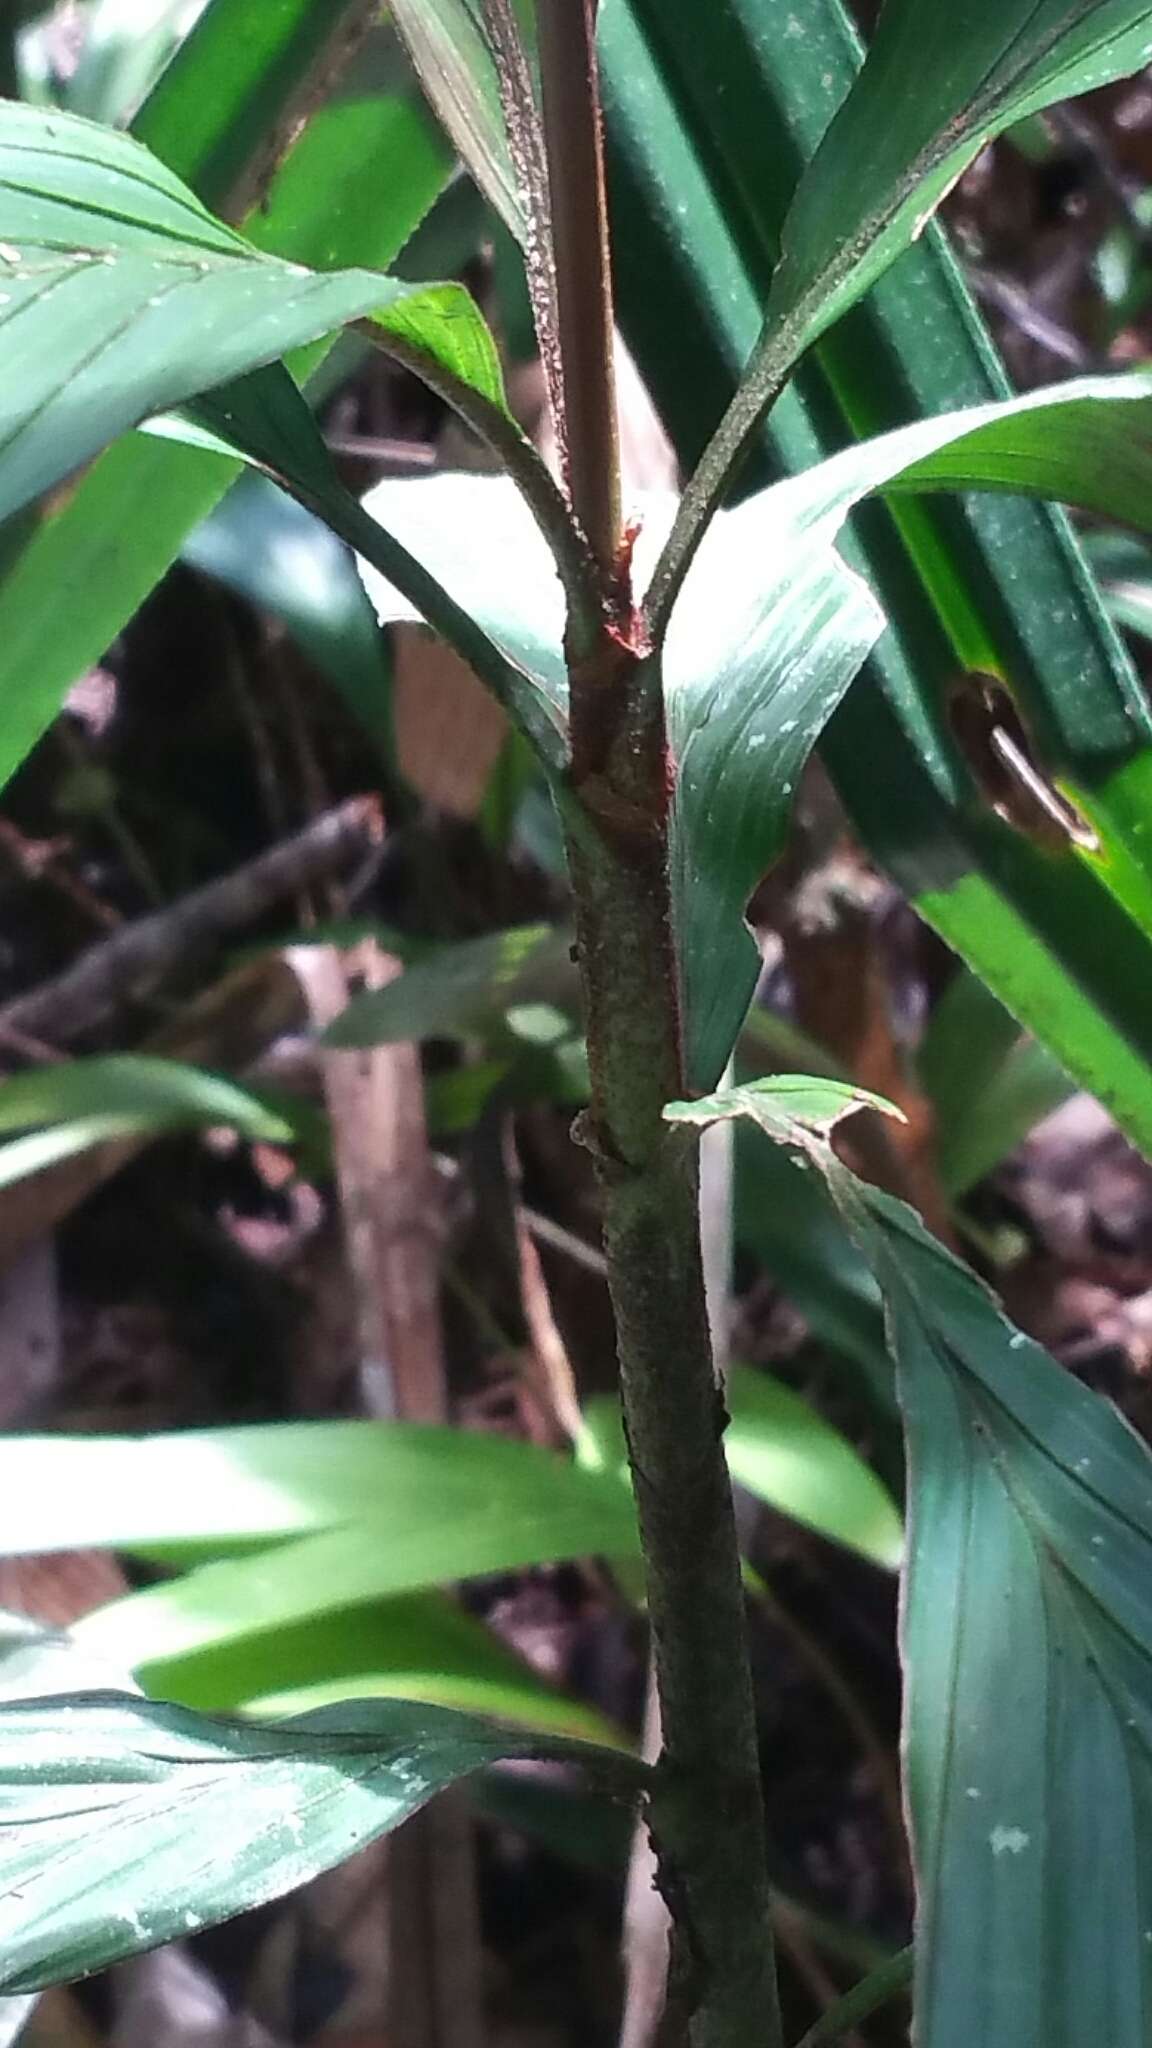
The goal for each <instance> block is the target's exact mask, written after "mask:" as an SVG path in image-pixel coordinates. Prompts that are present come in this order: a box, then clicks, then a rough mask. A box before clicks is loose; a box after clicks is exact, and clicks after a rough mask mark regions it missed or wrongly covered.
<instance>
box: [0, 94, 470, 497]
mask: <svg viewBox="0 0 1152 2048" xmlns="http://www.w3.org/2000/svg"><path fill="white" fill-rule="evenodd" d="M0 207H2V210H3V219H4V226H5V233H6V236H8V237H9V238H10V239H9V240H7V241H6V242H5V243H4V247H3V252H2V256H0V286H2V287H3V289H2V291H0V308H2V310H0V325H2V327H3V329H4V331H5V336H6V341H7V346H8V350H9V357H8V360H9V377H8V380H7V383H6V385H5V399H4V402H3V403H0V448H2V449H3V458H2V460H0V517H5V516H8V515H10V514H11V513H12V512H15V511H18V510H19V509H20V507H21V506H23V505H25V504H27V503H28V502H29V500H30V499H32V498H33V497H35V496H36V495H38V494H39V493H41V492H43V491H45V490H47V489H49V488H50V487H51V486H52V485H53V484H55V483H57V482H59V480H60V478H61V477H63V476H66V475H68V474H69V473H70V472H71V471H73V470H74V469H76V468H77V467H78V466H79V465H80V464H81V463H83V462H84V461H85V460H86V459H87V458H88V457H89V456H91V455H93V454H95V453H96V452H97V451H98V450H99V449H100V448H102V447H104V446H105V445H106V444H107V443H108V442H109V441H111V440H113V439H114V438H115V437H116V436H117V435H118V434H120V433H122V432H123V431H124V430H125V429H126V428H127V427H130V426H132V425H134V424H135V423H136V422H137V421H138V420H141V419H144V418H146V417H147V416H148V415H149V414H150V413H154V412H161V411H163V410H164V409H165V408H167V407H170V406H174V405H178V404H180V403H181V402H183V401H184V400H186V399H188V398H190V397H192V396H194V395H195V394H196V393H198V392H201V391H205V390H210V389H212V388H213V387H215V386H219V385H222V384H226V383H228V382H229V381H230V380H231V379H233V378H238V377H241V376H243V375H244V374H245V373H246V372H247V371H249V370H252V369H255V368H257V367H258V366H260V365H261V364H266V363H271V362H274V361H275V360H276V359H277V358H279V357H281V356H283V355H285V354H287V353H288V352H289V351H290V350H292V349H294V348H299V347H301V346H302V345H303V344H304V343H306V342H310V341H315V340H318V339H319V338H320V337H321V336H322V335H324V334H328V333H330V332H331V331H332V330H333V329H334V328H336V327H339V326H341V325H343V324H344V323H345V322H346V321H348V320H351V319H353V318H355V317H357V316H358V315H361V314H367V313H371V314H372V315H373V319H374V321H375V323H376V324H377V325H378V326H379V327H380V329H381V332H382V333H387V334H388V336H389V338H390V340H394V341H395V343H396V345H397V346H398V347H399V348H400V350H401V352H402V353H404V354H405V357H406V359H412V358H413V357H416V356H421V357H426V358H427V359H428V360H429V362H431V363H434V364H435V365H436V366H437V367H438V368H439V369H443V370H444V371H446V372H447V373H448V374H449V375H451V376H453V377H456V378H462V379H463V380H464V381H465V382H467V381H469V380H470V378H471V377H472V375H473V374H475V375H477V376H479V377H480V378H481V379H482V380H483V381H482V382H481V383H480V384H478V385H477V387H476V388H477V389H479V390H480V391H481V393H482V395H483V396H485V397H488V396H489V395H490V394H489V393H488V391H487V389H486V382H487V377H486V369H485V366H486V364H487V363H488V358H489V352H490V346H491V345H490V342H489V340H488V338H487V330H486V329H485V328H484V327H483V323H482V322H481V321H480V318H479V315H478V314H476V313H475V311H474V309H472V307H471V301H470V300H469V299H468V296H467V294H466V293H465V292H463V291H462V290H461V289H460V288H459V287H458V286H452V285H442V286H435V287H430V288H427V289H423V288H420V287H417V286H411V285H404V284H399V283H397V282H395V281H394V280H391V279H386V278H382V277H379V276H376V275H375V274H373V273H371V272H368V271H356V270H349V271H345V272H342V273H338V274H335V275H328V276H321V275H318V274H313V273H310V272H308V271H306V270H304V269H303V268H302V267H301V266H299V265H296V264H290V263H285V262H282V261H280V260H279V259H277V258H275V257H271V256H266V255H264V254H262V253H261V252H260V251H259V250H257V249H256V248H255V247H254V246H253V245H252V244H250V243H246V242H245V241H244V240H243V239H242V238H241V237H240V236H239V235H236V234H234V233H233V232H232V231H231V230H230V229H228V228H225V227H224V226H222V225H221V224H220V223H219V222H218V221H215V220H214V219H213V218H212V216H211V215H210V214H209V213H207V212H206V211H205V209H204V208H203V207H202V206H201V205H200V204H199V202H198V201H197V200H196V199H194V198H193V196H192V194H191V193H190V192H189V191H188V190H187V188H186V187H185V186H183V185H182V184H181V182H180V180H179V179H178V178H176V177H174V176H173V175H172V173H171V172H169V171H167V170H165V168H164V166H163V165H162V164H160V163H159V162H158V160H157V159H155V158H154V157H152V156H150V155H149V154H148V152H147V151H146V150H144V149H142V148H141V146H140V145H139V144H138V143H136V142H134V141H133V140H132V139H131V138H129V137H127V136H123V135H117V134H115V133H113V132H112V131H111V130H109V129H104V128H98V127H96V126H94V125H93V124H91V123H89V122H83V121H80V120H78V119H76V118H74V117H71V116H67V115H59V114H46V113H44V112H42V111H41V110H39V109H37V108H33V107H24V106H17V105H11V104H9V105H7V106H6V107H5V108H4V109H3V111H2V112H0Z"/></svg>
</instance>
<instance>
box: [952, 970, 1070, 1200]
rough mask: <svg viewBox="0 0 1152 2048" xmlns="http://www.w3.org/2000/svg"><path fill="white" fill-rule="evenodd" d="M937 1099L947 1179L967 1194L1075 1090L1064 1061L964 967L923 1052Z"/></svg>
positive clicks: (959, 1192)
mask: <svg viewBox="0 0 1152 2048" xmlns="http://www.w3.org/2000/svg"><path fill="white" fill-rule="evenodd" d="M916 1065H917V1071H918V1073H919V1077H920V1082H921V1085H922V1087H923V1088H924V1090H925V1093H926V1094H927V1096H928V1099H929V1101H930V1103H931V1105H932V1114H933V1125H934V1139H935V1154H936V1165H937V1170H938V1172H939V1174H940V1179H941V1182H942V1183H943V1186H944V1187H945V1189H946V1190H947V1192H948V1193H949V1194H951V1195H963V1194H965V1193H966V1192H967V1190H968V1189H969V1188H971V1187H973V1186H974V1185H975V1183H976V1182H977V1181H978V1180H982V1179H983V1177H984V1175H985V1174H986V1173H990V1172H991V1171H992V1169H993V1168H994V1167H996V1166H998V1165H999V1164H1000V1162H1001V1161H1002V1160H1003V1159H1006V1158H1007V1156H1008V1154H1009V1153H1010V1152H1012V1151H1013V1150H1014V1149H1015V1147H1016V1146H1017V1145H1019V1144H1020V1143H1021V1142H1022V1141H1023V1139H1024V1138H1026V1137H1027V1135H1028V1132H1029V1131H1030V1130H1031V1129H1032V1126H1033V1125H1034V1124H1036V1123H1038V1122H1039V1121H1040V1119H1041V1117H1044V1116H1047V1115H1048V1114H1049V1113H1050V1111H1052V1110H1054V1109H1057V1108H1059V1106H1060V1104H1061V1103H1062V1102H1066V1101H1067V1100H1068V1097H1069V1096H1070V1095H1071V1094H1072V1093H1073V1092H1074V1090H1075V1083H1074V1082H1073V1081H1072V1080H1070V1078H1069V1076H1068V1075H1067V1074H1066V1073H1065V1072H1064V1069H1063V1068H1062V1067H1061V1066H1060V1065H1059V1063H1058V1061H1056V1060H1054V1059H1053V1058H1052V1055H1051V1053H1049V1052H1048V1051H1047V1050H1046V1049H1045V1047H1044V1046H1042V1045H1038V1044H1037V1042H1036V1040H1035V1039H1034V1038H1029V1037H1028V1035H1027V1033H1025V1032H1022V1031H1021V1030H1020V1026H1019V1025H1018V1024H1017V1022H1016V1020H1015V1018H1014V1017H1011V1016H1010V1015H1009V1013H1008V1011H1007V1010H1005V1008H1004V1006H1003V1004H1001V1003H999V1002H997V1000H996V997H995V996H994V995H993V994H992V992H991V990H990V989H987V988H985V986H984V984H983V982H981V981H979V980H978V979H977V977H976V976H975V975H974V974H969V973H968V972H966V971H965V970H961V972H960V973H959V974H957V975H956V977H955V979H954V980H953V981H952V982H951V983H950V984H949V986H948V988H947V989H946V990H945V992H944V995H943V997H942V998H941V1000H940V1002H939V1003H938V1004H937V1005H936V1008H935V1009H934V1011H933V1013H932V1016H931V1018H930V1019H929V1023H928V1028H927V1030H926V1031H925V1034H924V1037H923V1039H922V1041H921V1043H920V1047H919V1051H918V1053H917V1059H916Z"/></svg>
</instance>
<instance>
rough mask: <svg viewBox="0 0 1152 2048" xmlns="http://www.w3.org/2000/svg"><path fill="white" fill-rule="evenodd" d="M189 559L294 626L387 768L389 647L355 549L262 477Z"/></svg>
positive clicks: (199, 534)
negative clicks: (357, 566) (353, 554)
mask: <svg viewBox="0 0 1152 2048" xmlns="http://www.w3.org/2000/svg"><path fill="white" fill-rule="evenodd" d="M181 554H182V559H183V560H184V561H185V562H187V563H189V564H190V565H191V566H192V567H193V568H195V569H199V570H201V571H203V572H204V574H206V575H208V576H211V577H213V578H214V579H215V580H216V581H217V582H219V583H223V584H225V585H226V586H227V587H228V588H229V589H230V590H234V591H236V592H237V594H238V595H240V596H241V597H245V598H247V599H248V601H249V602H250V603H251V604H254V605H258V606H259V607H260V608H261V609H262V610H264V611H267V612H270V613H271V614H272V615H273V617H275V618H278V619H280V620H281V621H282V623H283V624H284V625H285V626H286V627H287V629H288V631H289V632H290V633H291V635H292V637H293V639H294V640H295V641H296V643H297V645H298V646H299V647H300V648H301V649H302V651H303V652H304V654H306V655H307V656H308V658H309V660H310V661H312V662H313V663H314V664H315V666H316V668H317V669H319V670H320V672H321V673H322V674H323V675H324V676H325V677H326V679H327V680H328V681H329V682H330V683H331V684H332V685H333V687H334V688H335V689H337V690H338V691H339V692H340V694H341V696H342V697H343V698H344V700H345V702H346V703H347V704H348V706H349V708H350V709H351V711H352V712H353V713H354V715H355V716H356V717H357V718H358V719H359V721H360V723H361V725H362V726H363V728H364V730H365V732H366V733H368V735H369V736H370V738H372V739H373V740H374V741H375V743H376V746H377V748H378V750H379V753H380V756H381V758H382V759H383V760H384V761H386V762H391V761H392V760H393V759H394V753H395V749H394V740H393V731H392V674H391V666H390V663H389V660H388V652H387V647H386V645H385V642H384V639H383V636H382V635H381V633H380V632H379V630H378V629H377V625H376V620H375V618H374V616H373V612H372V607H371V605H370V604H369V602H368V599H367V597H366V595H365V592H364V587H363V584H362V583H361V581H360V578H359V576H358V575H357V574H356V569H355V565H354V562H353V559H352V557H351V555H350V554H349V552H348V550H347V549H346V548H344V547H342V546H341V544H340V542H339V541H338V540H337V539H336V538H335V536H334V535H333V534H332V533H331V532H330V531H329V529H328V528H327V527H326V526H325V525H324V524H323V522H322V521H321V520H319V519H318V518H317V517H316V516H315V514H313V513H311V512H306V511H305V510H304V508H303V506H301V505H298V504H296V503H295V501H294V500H293V499H291V498H289V497H287V496H286V495H285V493H284V492H283V491H281V490H278V489H277V488H276V486H275V485H274V484H272V483H270V482H269V481H268V479H267V478H266V477H262V476H245V477H241V479H240V480H239V482H238V483H236V484H235V485H234V486H233V488H232V490H231V491H229V493H228V495H227V497H226V498H225V499H224V500H223V502H222V503H221V504H220V505H218V506H217V507H216V508H215V510H214V511H213V512H211V513H210V514H209V516H208V518H207V519H206V520H204V521H202V522H201V524H200V525H199V526H198V527H197V528H196V530H195V531H194V532H193V533H192V534H191V535H190V536H189V538H188V539H187V540H186V541H185V543H184V547H183V549H182V551H181Z"/></svg>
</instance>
